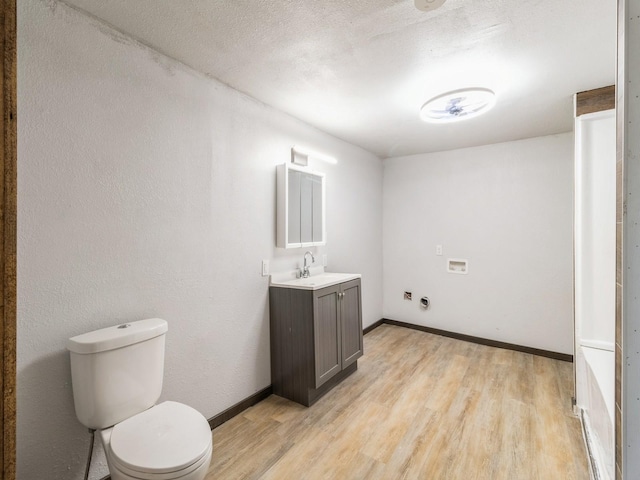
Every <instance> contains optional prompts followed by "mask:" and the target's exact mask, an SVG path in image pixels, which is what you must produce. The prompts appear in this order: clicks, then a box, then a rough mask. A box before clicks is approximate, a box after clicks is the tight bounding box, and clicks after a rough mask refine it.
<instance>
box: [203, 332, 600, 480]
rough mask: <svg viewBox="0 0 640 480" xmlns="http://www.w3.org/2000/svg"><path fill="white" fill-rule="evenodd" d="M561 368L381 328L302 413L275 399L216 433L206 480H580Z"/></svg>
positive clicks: (579, 454) (578, 449)
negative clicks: (352, 366) (351, 366)
mask: <svg viewBox="0 0 640 480" xmlns="http://www.w3.org/2000/svg"><path fill="white" fill-rule="evenodd" d="M572 375H573V373H572V366H571V364H570V363H567V362H562V361H558V360H551V359H548V358H542V357H537V356H534V355H530V354H525V353H519V352H513V351H509V350H502V349H497V348H492V347H486V346H482V345H476V344H472V343H467V342H463V341H460V340H454V339H450V338H445V337H440V336H437V335H432V334H429V333H424V332H419V331H415V330H410V329H406V328H402V327H395V326H390V325H382V326H380V327H378V328H376V329H375V330H373V331H372V332H370V333H369V334H368V335H366V336H365V355H364V357H362V358H361V359H360V360H359V361H358V371H357V372H356V373H354V374H353V375H351V376H350V377H349V378H347V379H346V380H345V381H344V382H343V383H341V384H340V385H338V386H337V387H336V388H334V389H333V390H332V391H331V392H330V393H328V394H327V395H326V396H325V397H323V398H322V399H320V400H319V401H318V403H316V404H315V405H314V406H312V407H311V408H305V407H302V406H300V405H298V404H296V403H293V402H290V401H288V400H284V399H282V398H280V397H277V396H275V395H272V396H270V397H269V398H267V399H266V400H264V401H262V402H260V403H259V404H257V405H255V406H254V407H252V408H250V409H248V410H245V411H244V412H243V413H242V414H240V415H238V416H236V417H234V418H233V419H231V420H230V421H228V422H227V423H225V424H223V425H221V426H219V427H218V428H216V429H215V430H214V431H213V444H214V450H213V460H212V462H211V467H210V469H209V473H208V475H207V477H206V478H207V480H214V479H215V480H221V479H234V480H237V479H260V480H267V479H269V480H273V479H277V480H283V479H296V480H297V479H367V480H370V479H428V480H440V479H460V480H462V479H464V480H475V479H478V480H483V479H486V480H497V479H510V480H529V479H541V480H542V479H545V480H556V479H557V480H571V479H580V480H581V479H585V480H586V479H588V478H589V473H588V466H587V460H586V453H585V451H584V446H583V442H582V434H581V430H580V423H579V421H578V419H577V418H576V417H574V416H573V415H572V413H571V407H570V405H571V400H570V399H571V395H572Z"/></svg>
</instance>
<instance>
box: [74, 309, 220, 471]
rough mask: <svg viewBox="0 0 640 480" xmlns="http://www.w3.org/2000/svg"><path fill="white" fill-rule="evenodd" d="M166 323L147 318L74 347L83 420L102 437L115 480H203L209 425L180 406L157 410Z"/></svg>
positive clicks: (80, 338)
mask: <svg viewBox="0 0 640 480" xmlns="http://www.w3.org/2000/svg"><path fill="white" fill-rule="evenodd" d="M167 330H168V326H167V322H166V321H165V320H162V319H160V318H149V319H146V320H139V321H137V322H131V323H124V324H121V325H116V326H113V327H107V328H103V329H100V330H95V331H93V332H89V333H85V334H82V335H77V336H75V337H72V338H70V339H69V341H68V343H67V348H68V349H69V352H70V356H71V379H72V384H73V400H74V404H75V409H76V416H77V417H78V420H80V422H81V423H82V424H83V425H85V426H86V427H89V428H90V429H95V430H97V431H98V434H99V437H100V439H101V441H102V445H103V447H104V450H105V453H106V456H107V465H108V466H109V472H110V473H111V478H112V479H113V480H174V479H180V480H202V479H204V477H205V476H206V474H207V470H208V468H209V462H210V461H211V455H212V451H213V437H212V435H211V429H210V428H209V422H208V421H207V419H206V418H205V417H204V416H203V415H202V414H201V413H200V412H198V411H197V410H195V409H194V408H192V407H189V406H187V405H184V404H182V403H178V402H171V401H166V402H163V403H159V404H157V405H156V401H157V400H158V399H159V397H160V393H161V391H162V381H163V373H164V347H165V335H166V333H167Z"/></svg>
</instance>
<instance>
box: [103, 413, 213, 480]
mask: <svg viewBox="0 0 640 480" xmlns="http://www.w3.org/2000/svg"><path fill="white" fill-rule="evenodd" d="M100 438H101V440H102V445H103V447H104V450H105V453H106V455H107V464H108V465H109V471H110V472H111V478H112V479H113V480H141V479H144V480H173V479H178V478H179V479H180V480H202V479H203V478H204V477H205V475H206V474H207V470H208V468H209V463H210V462H211V453H212V449H213V448H212V440H211V430H210V428H209V423H208V422H207V420H206V419H205V418H204V417H203V416H202V415H201V414H200V413H199V412H198V411H197V410H194V409H193V408H191V407H189V406H187V405H184V404H182V403H177V402H169V401H167V402H164V403H160V404H158V405H156V406H154V407H151V408H150V409H148V410H145V411H144V412H142V413H139V414H137V415H134V416H133V417H130V418H128V419H126V420H125V421H123V422H121V423H119V424H117V425H115V426H113V427H111V428H107V429H104V430H101V431H100Z"/></svg>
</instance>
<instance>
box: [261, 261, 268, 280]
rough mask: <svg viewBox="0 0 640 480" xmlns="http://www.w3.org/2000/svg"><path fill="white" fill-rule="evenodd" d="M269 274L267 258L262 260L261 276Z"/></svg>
mask: <svg viewBox="0 0 640 480" xmlns="http://www.w3.org/2000/svg"><path fill="white" fill-rule="evenodd" d="M267 275H269V260H262V276H263V277H266V276H267Z"/></svg>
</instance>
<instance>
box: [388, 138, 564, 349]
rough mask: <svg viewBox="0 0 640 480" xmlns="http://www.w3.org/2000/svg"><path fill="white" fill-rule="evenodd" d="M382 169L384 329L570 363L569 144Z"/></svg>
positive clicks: (446, 156)
mask: <svg viewBox="0 0 640 480" xmlns="http://www.w3.org/2000/svg"><path fill="white" fill-rule="evenodd" d="M383 163H384V184H383V185H384V186H383V192H384V193H383V230H384V237H383V259H384V262H383V272H384V280H383V291H384V298H383V304H384V309H383V312H384V316H385V318H391V319H395V320H400V321H405V322H409V323H413V324H417V325H426V326H430V327H433V328H438V329H442V330H448V331H452V332H458V333H463V334H467V335H473V336H477V337H482V338H487V339H492V340H498V341H503V342H508V343H514V344H517V345H524V346H529V347H534V348H540V349H544V350H550V351H554V352H561V353H569V354H570V353H572V350H573V348H572V341H573V336H572V330H573V319H572V223H573V216H572V208H573V206H572V195H573V168H572V166H573V136H572V134H570V133H567V134H562V135H553V136H548V137H541V138H534V139H529V140H522V141H517V142H509V143H503V144H496V145H488V146H484V147H477V148H468V149H462V150H454V151H449V152H442V153H433V154H425V155H415V156H410V157H399V158H392V159H387V160H385V161H384V162H383ZM436 245H442V246H443V255H442V256H437V255H436ZM447 258H465V259H468V261H469V273H468V275H457V274H450V273H447V272H446V260H447ZM405 290H411V291H412V293H413V298H414V300H413V301H411V302H409V301H405V300H403V292H404V291H405ZM423 295H426V296H428V297H429V298H430V299H431V307H430V308H429V310H427V311H423V310H421V308H420V306H419V303H418V299H419V298H420V297H421V296H423Z"/></svg>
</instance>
